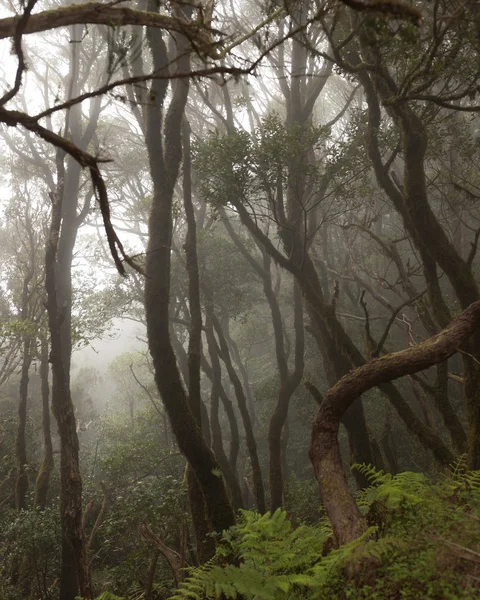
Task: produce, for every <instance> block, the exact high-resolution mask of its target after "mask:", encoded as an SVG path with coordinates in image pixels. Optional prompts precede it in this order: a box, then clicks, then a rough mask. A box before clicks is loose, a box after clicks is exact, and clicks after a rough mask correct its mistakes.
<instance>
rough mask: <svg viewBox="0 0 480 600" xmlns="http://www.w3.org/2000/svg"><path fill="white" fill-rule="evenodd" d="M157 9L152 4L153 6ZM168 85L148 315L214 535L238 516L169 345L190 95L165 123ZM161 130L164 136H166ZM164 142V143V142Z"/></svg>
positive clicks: (151, 141) (164, 392)
mask: <svg viewBox="0 0 480 600" xmlns="http://www.w3.org/2000/svg"><path fill="white" fill-rule="evenodd" d="M149 6H150V8H153V3H150V4H149ZM147 36H148V38H149V43H150V47H151V50H152V56H153V66H154V70H155V71H157V72H159V73H161V72H165V73H168V69H167V64H168V62H169V61H168V57H167V52H166V47H165V43H164V40H163V39H162V37H161V33H160V32H159V31H153V30H151V29H149V30H148V32H147ZM176 41H177V54H178V57H179V58H178V60H177V68H178V71H179V72H184V73H185V72H188V71H189V70H190V66H189V59H188V55H187V54H185V52H184V50H185V49H186V42H185V39H184V38H182V37H181V36H180V37H179V38H177V40H176ZM167 85H168V82H167V81H163V80H161V79H157V80H154V81H153V82H152V85H151V89H150V94H149V98H150V102H149V105H148V107H147V109H146V115H147V125H146V143H147V150H148V155H149V162H150V173H151V176H152V180H153V188H154V192H153V200H152V206H151V210H150V217H149V223H148V228H149V240H148V246H147V262H146V272H147V278H146V281H145V311H146V319H147V335H148V344H149V349H150V353H151V355H152V360H153V365H154V369H155V381H156V384H157V387H158V390H159V392H160V395H161V397H162V399H163V402H164V405H165V409H166V411H167V413H168V416H169V419H170V423H171V425H172V430H173V432H174V434H175V437H176V439H177V443H178V446H179V448H180V451H181V452H182V453H183V454H184V455H185V457H186V459H187V460H188V462H189V464H190V465H191V468H192V469H193V471H194V473H195V475H196V477H197V479H198V482H199V484H200V486H201V489H202V492H203V496H204V499H205V504H206V510H207V513H208V517H209V519H210V522H211V524H212V526H213V529H214V530H215V531H222V530H223V529H227V528H228V527H230V526H231V525H233V523H234V515H233V510H232V507H231V504H230V502H229V500H228V497H227V493H226V490H225V486H224V484H223V480H222V478H221V477H218V476H217V474H216V471H217V470H218V465H217V463H216V461H215V458H214V456H213V453H212V452H211V450H210V449H209V448H208V446H207V445H206V443H205V440H204V439H203V436H202V432H201V430H200V428H199V426H198V424H197V422H196V420H195V417H194V415H193V413H192V409H191V407H190V404H189V401H188V397H187V394H186V392H185V389H184V387H183V385H182V382H181V378H180V373H179V371H178V366H177V361H176V358H175V354H174V351H173V347H172V344H171V341H170V331H169V310H168V308H169V302H170V262H171V243H172V202H173V194H174V187H175V183H176V180H177V177H178V172H179V168H180V164H181V161H182V139H181V128H182V121H183V116H184V109H185V104H186V101H187V96H188V89H189V82H188V79H187V78H184V79H178V80H177V81H176V83H175V86H174V89H173V97H172V100H171V103H170V107H169V109H168V112H167V115H166V118H165V124H164V123H163V110H162V108H163V102H164V100H165V96H166V92H167ZM162 131H164V135H163V136H162ZM162 138H163V139H162Z"/></svg>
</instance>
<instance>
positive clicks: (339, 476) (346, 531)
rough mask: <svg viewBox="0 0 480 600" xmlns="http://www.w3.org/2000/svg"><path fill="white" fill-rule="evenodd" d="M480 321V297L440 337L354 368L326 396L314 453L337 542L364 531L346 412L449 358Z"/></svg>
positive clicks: (313, 440) (315, 430)
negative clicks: (341, 431)
mask: <svg viewBox="0 0 480 600" xmlns="http://www.w3.org/2000/svg"><path fill="white" fill-rule="evenodd" d="M479 322H480V301H478V302H475V303H474V304H472V305H471V306H470V307H469V308H468V309H467V310H465V311H464V312H463V313H461V314H460V315H459V316H458V317H457V318H456V319H455V320H454V321H453V322H452V323H451V325H450V326H449V327H448V328H447V329H444V330H443V331H441V332H440V333H439V334H438V335H435V336H433V337H432V338H430V339H428V340H426V341H425V342H423V343H421V344H418V345H417V346H414V347H413V348H408V349H407V350H402V351H400V352H395V353H393V354H388V355H385V356H383V357H382V358H377V359H374V360H372V361H370V362H368V363H366V364H364V365H363V366H361V367H359V368H358V369H356V370H354V371H351V372H350V373H348V374H347V375H345V377H343V378H342V379H341V380H340V381H339V382H338V383H337V384H336V385H335V386H334V387H333V388H331V389H330V391H329V392H328V394H327V395H326V396H325V398H324V400H323V403H322V405H321V406H320V408H319V410H318V413H317V416H316V418H315V422H314V425H313V429H312V438H311V444H310V452H309V456H310V460H311V461H312V465H313V468H314V470H315V475H316V477H317V481H318V485H319V488H320V495H321V497H322V501H323V503H324V505H325V510H326V511H327V514H328V516H329V518H330V520H331V522H332V527H333V531H334V534H335V537H336V540H337V542H338V544H345V543H348V542H350V541H352V540H353V539H355V538H356V537H358V536H359V535H360V534H361V533H362V532H363V531H364V529H365V523H364V520H363V517H362V516H361V514H360V512H359V510H358V508H357V505H356V504H355V501H354V499H353V496H352V494H351V492H350V490H349V487H348V484H347V481H346V479H345V475H344V472H343V469H342V468H341V461H340V450H339V446H338V428H339V425H340V420H341V418H342V416H343V414H344V413H345V411H346V410H347V409H348V407H349V406H350V404H351V403H352V402H353V401H354V399H355V398H357V397H358V396H359V395H361V394H362V393H364V392H366V391H367V390H369V389H371V388H373V387H375V386H379V385H380V384H387V383H389V382H391V381H392V380H393V379H397V378H398V377H402V376H403V375H408V374H411V373H416V372H418V371H422V370H423V369H427V368H428V367H430V366H432V365H434V364H438V363H440V362H443V361H444V360H446V359H447V358H448V357H449V356H451V355H452V354H454V353H455V352H457V351H458V349H459V348H460V347H461V346H462V345H464V344H465V343H466V341H467V339H468V338H469V337H470V336H471V335H472V333H473V332H474V331H475V329H476V328H477V327H478V324H479Z"/></svg>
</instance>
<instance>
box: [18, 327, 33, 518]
mask: <svg viewBox="0 0 480 600" xmlns="http://www.w3.org/2000/svg"><path fill="white" fill-rule="evenodd" d="M31 346H32V340H31V339H30V338H29V337H28V338H26V339H25V340H24V342H23V358H22V372H21V377H20V398H19V403H18V427H17V438H16V440H15V453H16V457H17V482H16V485H15V505H16V507H17V510H25V509H26V508H27V505H26V495H27V491H28V475H27V444H26V439H25V428H26V425H27V399H28V371H29V369H30V365H31V363H32V355H31Z"/></svg>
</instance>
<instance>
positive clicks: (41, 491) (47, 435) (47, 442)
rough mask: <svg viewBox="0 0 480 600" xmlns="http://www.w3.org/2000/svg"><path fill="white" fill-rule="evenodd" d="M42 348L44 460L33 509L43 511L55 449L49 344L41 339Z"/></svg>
mask: <svg viewBox="0 0 480 600" xmlns="http://www.w3.org/2000/svg"><path fill="white" fill-rule="evenodd" d="M40 343H41V347H40V380H41V388H42V428H43V460H42V463H41V465H40V469H39V471H38V475H37V481H36V482H35V492H34V501H33V508H34V509H36V510H43V509H44V508H45V506H46V504H47V493H48V487H49V484H50V476H51V474H52V471H53V447H52V435H51V431H50V404H49V399H50V389H49V384H48V342H47V339H46V337H45V336H42V338H41V342H40Z"/></svg>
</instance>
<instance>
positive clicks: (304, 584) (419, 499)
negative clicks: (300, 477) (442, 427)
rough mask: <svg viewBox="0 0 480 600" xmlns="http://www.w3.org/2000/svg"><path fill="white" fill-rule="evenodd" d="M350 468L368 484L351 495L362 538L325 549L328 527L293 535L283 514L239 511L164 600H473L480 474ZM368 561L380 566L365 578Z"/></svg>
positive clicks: (460, 468)
mask: <svg viewBox="0 0 480 600" xmlns="http://www.w3.org/2000/svg"><path fill="white" fill-rule="evenodd" d="M356 468H357V469H358V470H359V471H361V472H362V473H363V474H364V475H365V476H366V477H367V478H368V480H369V481H370V483H371V486H370V487H369V488H367V489H366V490H364V491H362V492H361V493H359V494H358V495H357V502H358V505H359V508H360V510H361V511H362V513H363V514H364V515H365V520H366V524H367V528H366V531H365V534H364V535H363V536H362V538H360V539H358V540H355V541H354V542H352V543H350V544H347V545H344V546H342V547H340V548H333V549H332V546H333V544H332V533H331V529H330V526H329V524H328V523H327V520H326V519H324V520H322V521H321V522H320V523H319V524H318V525H316V526H308V525H302V526H300V527H297V528H294V527H293V526H292V524H291V523H290V521H289V520H288V519H287V516H286V513H285V512H283V511H281V510H277V511H276V512H275V513H274V514H273V515H270V514H269V513H267V514H266V515H263V516H262V515H258V514H256V513H252V512H248V511H243V512H242V514H241V518H240V519H239V522H238V523H237V524H236V525H235V526H234V527H232V528H230V529H229V530H228V531H226V532H224V533H223V535H222V537H221V540H220V543H219V544H218V548H217V552H216V555H215V557H214V558H213V559H212V560H211V561H210V562H209V563H207V564H206V565H203V566H201V567H198V568H192V569H189V570H188V573H187V577H186V581H185V582H184V583H183V584H182V585H181V587H180V588H179V589H178V590H177V592H176V594H175V595H174V596H172V598H171V600H187V599H193V600H200V599H204V598H220V597H222V598H226V599H230V598H232V599H233V598H239V597H241V598H243V599H245V600H296V599H298V600H300V599H308V600H336V599H338V600H347V599H358V600H361V599H366V598H368V599H370V600H394V599H411V600H414V599H415V600H418V599H438V600H453V599H458V600H468V599H472V600H473V599H474V598H478V597H480V587H479V585H480V472H478V471H477V472H469V471H466V469H465V466H464V463H463V462H462V461H460V462H459V463H457V465H456V466H455V467H454V468H453V469H452V470H451V471H450V472H449V473H448V474H446V475H443V476H441V477H439V478H438V480H437V481H436V482H433V481H431V480H429V479H428V478H427V477H425V476H423V475H421V474H418V473H411V472H406V473H401V474H399V475H396V476H395V477H394V476H392V475H390V474H388V473H383V472H381V471H376V470H375V469H373V468H372V467H366V466H356ZM372 557H375V558H376V559H378V564H379V565H380V566H379V567H378V568H376V569H375V570H374V571H372V570H370V572H365V570H362V566H363V565H365V563H366V560H365V559H369V558H372ZM370 562H371V561H370ZM346 573H349V574H352V573H354V574H355V576H354V577H347V575H346Z"/></svg>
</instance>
